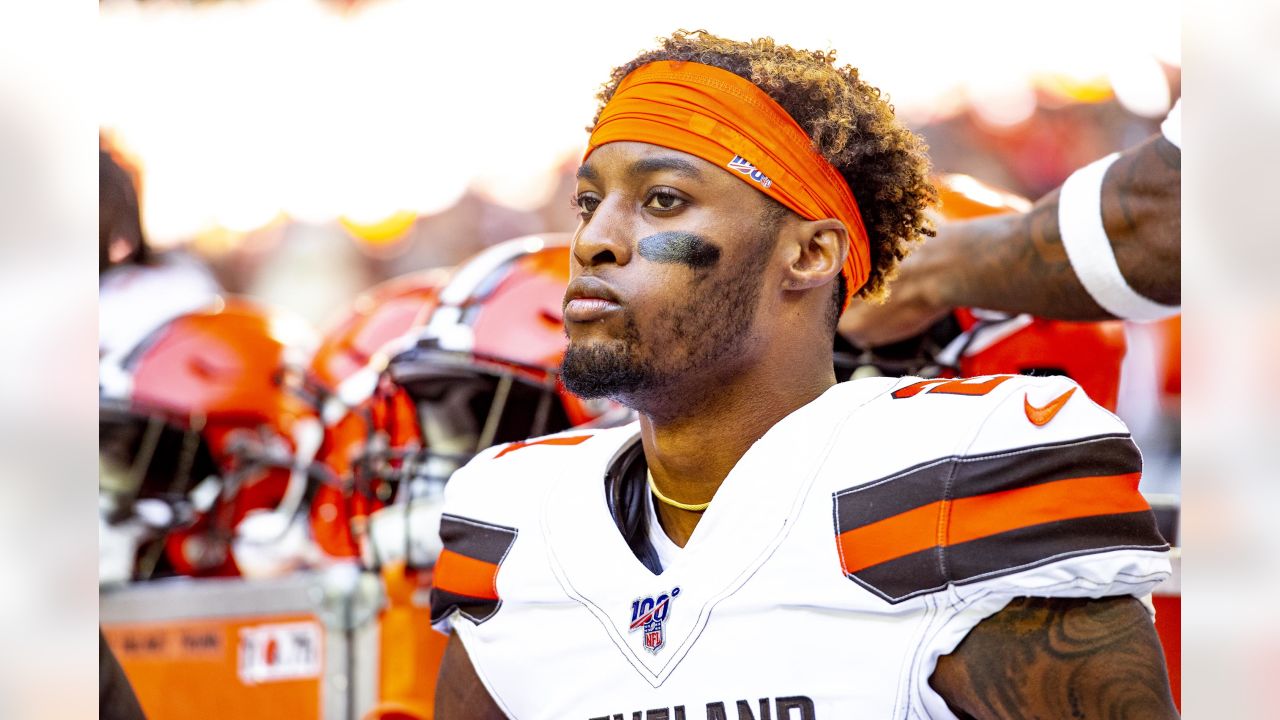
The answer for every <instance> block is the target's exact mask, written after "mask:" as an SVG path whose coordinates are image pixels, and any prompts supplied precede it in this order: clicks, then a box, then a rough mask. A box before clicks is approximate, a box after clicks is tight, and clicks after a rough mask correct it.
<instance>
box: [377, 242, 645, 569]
mask: <svg viewBox="0 0 1280 720" xmlns="http://www.w3.org/2000/svg"><path fill="white" fill-rule="evenodd" d="M568 241H569V235H568V234H567V233H557V234H546V235H534V236H528V237H523V238H517V239H515V240H508V241H506V242H503V243H499V244H497V245H494V246H492V247H490V248H488V249H486V250H484V251H482V252H480V253H478V254H477V255H475V256H473V257H471V258H470V259H468V260H466V261H464V262H463V263H462V264H460V265H459V266H458V267H457V268H456V269H455V270H454V271H453V273H452V274H451V275H450V277H449V280H448V282H446V283H445V285H444V286H443V287H442V288H441V289H440V292H439V298H438V301H437V304H436V306H435V308H434V309H433V310H432V312H431V316H430V319H429V320H427V322H426V324H425V325H424V326H423V327H422V328H420V329H419V330H416V331H415V333H414V339H413V342H412V343H410V344H407V345H406V346H405V347H404V348H403V349H402V350H401V351H400V352H398V353H396V354H394V355H392V356H391V357H390V358H389V360H388V362H387V364H386V370H385V377H384V379H383V382H387V383H389V384H390V386H389V387H390V388H391V392H389V393H388V395H389V397H391V398H394V401H393V402H391V403H389V404H387V405H385V406H384V412H381V413H379V414H377V415H375V416H374V418H373V422H374V426H375V429H377V430H379V431H381V433H382V434H383V435H385V436H388V437H394V436H395V435H396V434H397V433H404V432H405V430H406V428H407V427H409V426H412V428H414V430H415V431H416V432H417V433H418V435H417V437H418V438H419V447H420V451H419V452H418V453H417V454H411V455H406V456H404V457H403V462H401V463H400V464H398V465H393V464H390V463H384V464H382V465H381V467H380V468H379V469H378V470H377V475H378V478H379V480H382V481H389V482H391V483H392V484H393V485H400V486H401V487H404V488H406V491H405V494H404V495H403V496H402V498H403V499H405V500H406V502H407V501H408V500H411V499H414V498H418V499H429V498H434V497H437V496H438V493H439V490H440V489H441V488H442V487H443V486H444V483H445V482H446V481H447V480H448V478H449V476H450V475H452V474H453V471H454V470H456V469H458V468H459V467H461V466H462V465H463V464H465V463H466V462H467V461H468V460H470V459H471V457H472V456H474V455H475V454H476V453H477V452H479V451H480V450H483V449H484V448H486V447H489V446H491V445H495V444H498V443H504V442H511V441H515V440H523V439H526V438H529V437H534V436H538V435H545V434H548V433H554V432H559V431H562V430H567V429H569V428H572V427H579V426H584V425H611V424H615V423H621V422H625V421H626V420H628V419H629V418H630V415H629V411H627V410H626V409H625V408H622V407H621V406H619V405H617V404H615V403H613V402H611V401H598V400H583V399H581V398H578V397H577V396H575V395H573V394H572V393H570V392H569V391H568V390H566V389H565V388H564V385H563V384H562V383H561V382H560V363H561V361H562V360H563V359H564V352H565V348H566V345H567V340H566V338H565V335H564V319H563V317H562V314H561V312H562V311H561V306H562V303H563V299H564V290H565V287H566V286H567V285H568V282H569V244H568ZM406 409H407V410H408V411H409V413H410V418H411V420H410V418H406V417H405V410H406ZM419 505H420V506H422V507H425V505H424V504H423V503H419ZM386 519H387V520H389V521H390V520H392V518H390V516H388V517H387V518H386ZM427 524H428V523H426V520H425V519H424V520H422V521H417V520H414V521H412V522H403V521H401V522H385V523H383V527H386V528H400V529H398V530H386V531H384V532H387V533H389V534H395V535H397V536H399V535H404V534H406V533H405V532H404V528H406V527H409V526H410V525H413V526H416V527H417V528H418V529H419V530H424V531H425V529H426V528H427ZM376 530H377V529H376V528H375V531H376ZM375 534H376V533H375ZM373 540H374V541H375V544H376V545H378V546H380V547H381V550H378V552H379V556H378V557H377V558H374V562H377V563H381V562H383V561H385V560H387V559H389V558H397V559H398V558H403V557H405V555H404V554H402V553H408V555H409V556H408V557H407V560H408V561H409V565H410V566H411V567H412V566H414V565H424V564H425V565H429V564H431V563H433V562H434V560H435V557H434V553H432V552H431V549H432V547H433V545H432V542H433V541H431V539H430V538H422V539H421V542H418V541H415V540H413V539H412V538H409V539H408V542H409V543H410V545H411V546H412V547H418V550H412V547H411V548H409V549H406V548H405V547H404V545H405V538H400V537H397V538H395V539H394V542H395V543H397V544H398V545H399V546H400V548H399V549H398V550H395V551H389V552H390V554H388V552H384V551H388V548H387V545H388V542H387V541H385V540H383V539H379V538H378V537H374V538H373ZM414 543H416V545H415V544H414ZM419 546H420V547H419Z"/></svg>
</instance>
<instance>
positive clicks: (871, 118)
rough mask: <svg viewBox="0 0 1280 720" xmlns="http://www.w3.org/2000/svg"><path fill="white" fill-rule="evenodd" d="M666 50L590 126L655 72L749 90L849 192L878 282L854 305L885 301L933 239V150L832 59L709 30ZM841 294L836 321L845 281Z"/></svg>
mask: <svg viewBox="0 0 1280 720" xmlns="http://www.w3.org/2000/svg"><path fill="white" fill-rule="evenodd" d="M659 41H660V42H661V47H659V48H658V49H656V50H651V51H649V52H646V53H643V54H641V55H640V56H638V57H636V58H635V59H634V60H632V61H631V62H629V63H627V64H625V65H622V66H620V67H616V68H614V69H613V74H612V76H611V78H610V80H609V82H607V83H606V84H605V86H604V88H603V89H602V90H601V91H600V93H599V94H598V95H597V98H598V99H599V100H600V105H599V108H598V109H597V111H596V117H595V118H594V119H593V120H592V124H593V125H594V124H595V123H596V122H598V121H599V119H600V112H601V111H602V110H603V109H604V106H605V104H606V103H608V102H609V99H610V98H612V97H613V93H614V91H615V90H616V89H617V87H618V83H620V82H622V79H623V78H625V77H626V76H627V75H628V74H630V73H631V71H632V70H635V69H636V68H638V67H640V66H641V65H645V64H648V63H651V62H656V61H659V60H676V61H692V62H697V63H702V64H704V65H712V66H714V67H718V68H720V69H722V70H728V71H729V72H731V73H734V74H735V75H739V76H741V77H743V78H746V79H747V80H750V81H751V82H753V83H755V84H756V85H757V86H758V87H759V88H760V89H761V90H764V91H765V92H766V93H768V95H769V96H770V97H771V98H773V100H774V101H775V102H777V103H778V104H779V105H781V106H782V108H783V109H784V110H786V111H787V113H788V114H790V115H791V117H792V118H793V119H795V121H796V122H797V123H798V124H799V125H800V127H802V128H804V130H805V132H806V133H808V135H809V138H810V139H811V140H812V141H813V146H814V148H815V149H816V150H817V151H818V152H819V153H820V154H821V155H822V156H823V157H824V158H826V160H827V162H830V163H831V164H832V166H834V167H835V168H836V170H838V171H839V172H840V174H841V175H842V176H843V177H844V179H845V182H847V183H849V187H850V189H852V190H853V196H854V198H855V199H856V200H857V201H858V208H859V210H860V211H861V213H862V221H863V223H864V224H865V225H866V228H867V235H868V237H869V239H870V245H871V273H870V276H869V277H868V278H867V283H866V285H864V286H862V288H861V289H860V290H859V291H858V293H857V296H858V297H862V298H864V299H870V300H876V301H881V302H882V301H883V300H884V299H885V298H887V297H888V281H889V280H891V279H893V276H894V274H895V273H896V272H897V267H898V262H899V261H900V260H902V258H904V257H906V255H907V253H909V252H910V251H911V250H912V248H913V247H914V245H915V243H917V242H919V241H920V240H922V239H923V236H930V237H932V236H933V235H934V226H933V221H932V219H931V218H930V216H929V213H928V209H929V208H930V207H932V206H933V205H936V204H937V201H938V193H937V190H936V189H935V188H934V186H933V184H932V183H931V182H930V180H929V171H930V169H929V157H928V154H927V151H928V148H927V147H926V145H925V143H924V141H923V140H922V139H921V138H920V137H919V136H918V135H916V134H915V133H913V132H911V131H910V130H908V129H907V128H906V127H905V126H903V125H902V123H900V122H898V120H897V118H895V117H894V114H893V106H892V105H890V104H889V101H888V99H887V98H885V97H883V96H882V95H881V93H880V90H879V89H878V88H875V87H872V86H871V85H868V84H867V83H865V82H863V81H862V80H861V79H859V77H858V70H857V68H854V67H850V66H848V65H845V66H842V67H837V66H836V56H835V51H833V50H831V51H826V52H823V51H817V50H814V51H809V50H797V49H795V48H792V47H790V46H788V45H780V44H778V43H776V42H774V40H773V39H772V38H767V37H766V38H759V39H756V40H752V41H750V42H737V41H734V40H729V39H727V38H722V37H718V36H716V35H712V34H711V33H708V32H706V31H705V30H696V31H693V32H689V31H686V30H679V31H677V32H676V33H675V34H673V35H672V36H671V37H669V38H661V39H660V40H659ZM778 207H779V208H780V209H782V210H783V211H785V212H790V210H787V209H786V208H783V207H782V206H781V205H780V204H779V206H778ZM836 285H837V286H838V287H837V288H836V293H835V303H836V305H835V309H834V313H835V315H837V316H838V315H839V310H840V303H841V301H842V300H843V299H844V282H843V278H841V281H840V282H838V283H836ZM833 323H834V321H833Z"/></svg>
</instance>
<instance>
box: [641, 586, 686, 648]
mask: <svg viewBox="0 0 1280 720" xmlns="http://www.w3.org/2000/svg"><path fill="white" fill-rule="evenodd" d="M679 594H680V588H678V587H675V588H672V589H671V592H669V593H662V594H661V595H658V596H657V597H643V598H636V599H635V600H633V601H632V602H631V628H630V629H631V632H635V631H636V630H639V629H641V628H643V629H644V649H645V650H648V651H649V652H651V653H657V652H658V651H659V650H661V649H662V646H663V645H665V644H666V640H665V636H666V633H665V632H663V628H662V623H663V622H665V621H666V619H667V616H668V615H670V614H671V601H672V600H674V599H675V597H676V596H677V595H679Z"/></svg>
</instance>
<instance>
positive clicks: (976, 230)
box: [941, 190, 1109, 320]
mask: <svg viewBox="0 0 1280 720" xmlns="http://www.w3.org/2000/svg"><path fill="white" fill-rule="evenodd" d="M948 231H950V232H952V233H954V235H953V237H954V238H955V240H954V243H953V244H954V248H955V253H954V254H953V256H952V262H953V263H958V264H957V265H955V267H956V268H957V269H956V270H955V271H953V272H950V273H948V274H947V275H946V276H944V277H942V278H941V280H942V282H943V283H944V284H948V285H945V286H944V288H943V291H942V294H943V296H944V298H945V300H946V301H947V303H948V304H950V305H957V306H970V307H981V308H987V309H990V310H1004V311H1007V312H1029V313H1032V314H1034V315H1040V316H1043V317H1053V318H1060V319H1064V320H1098V319H1105V318H1107V317H1109V315H1107V313H1106V311H1105V310H1103V309H1102V308H1100V307H1099V306H1098V304H1097V303H1095V302H1094V301H1093V298H1092V297H1090V295H1089V293H1088V292H1087V291H1086V290H1085V289H1084V286H1083V285H1081V284H1080V280H1079V279H1078V278H1077V277H1076V273H1075V270H1073V269H1072V267H1071V261H1070V259H1068V258H1067V251H1066V249H1065V248H1063V246H1062V235H1061V233H1060V232H1059V230H1058V192H1057V191H1056V190H1055V191H1054V192H1052V193H1050V194H1049V195H1046V196H1045V197H1043V198H1041V199H1040V200H1039V201H1038V202H1037V203H1036V204H1035V207H1033V208H1032V209H1031V212H1029V213H1026V214H1022V215H1004V216H1000V217H994V218H987V219H981V220H973V221H969V222H965V223H957V224H956V225H953V226H951V227H950V228H947V227H944V228H943V229H942V231H941V232H948Z"/></svg>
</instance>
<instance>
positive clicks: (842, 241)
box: [783, 218, 849, 290]
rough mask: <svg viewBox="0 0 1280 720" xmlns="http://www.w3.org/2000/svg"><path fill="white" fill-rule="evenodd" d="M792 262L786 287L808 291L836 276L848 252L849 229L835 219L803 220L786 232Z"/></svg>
mask: <svg viewBox="0 0 1280 720" xmlns="http://www.w3.org/2000/svg"><path fill="white" fill-rule="evenodd" d="M784 237H785V240H786V242H787V244H788V246H787V248H786V251H787V259H788V260H789V262H790V264H789V265H788V267H787V272H786V275H785V276H784V278H783V288H784V289H785V290H809V289H811V288H816V287H822V286H823V285H826V284H827V283H829V282H831V281H832V280H834V279H835V277H836V276H837V275H839V274H840V270H841V269H842V268H843V267H844V259H845V256H846V255H848V253H849V231H848V230H846V229H845V227H844V223H842V222H840V221H839V220H835V219H831V218H828V219H825V220H800V221H798V222H796V223H794V224H792V226H791V227H788V228H787V229H786V232H785V235H784Z"/></svg>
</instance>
